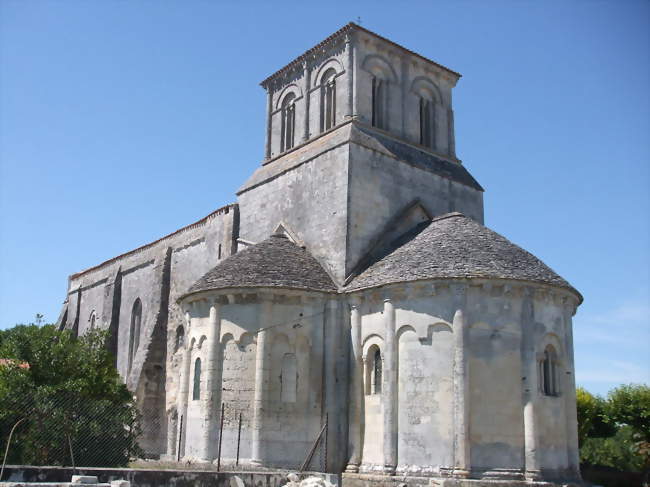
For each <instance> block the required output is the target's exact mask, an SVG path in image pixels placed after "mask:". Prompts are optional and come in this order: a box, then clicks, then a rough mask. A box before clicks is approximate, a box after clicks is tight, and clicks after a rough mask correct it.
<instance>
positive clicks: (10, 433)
mask: <svg viewBox="0 0 650 487" xmlns="http://www.w3.org/2000/svg"><path fill="white" fill-rule="evenodd" d="M26 419H27V418H22V419H19V420H18V422H17V423H16V424H15V425H14V426H13V428H11V431H10V432H9V439H8V440H7V448H5V457H4V459H3V460H2V469H0V480H2V474H3V473H4V471H5V463H7V455H8V454H9V445H10V444H11V437H12V436H13V434H14V430H15V429H16V426H18V425H19V424H20V423H22V422H23V421H25V420H26Z"/></svg>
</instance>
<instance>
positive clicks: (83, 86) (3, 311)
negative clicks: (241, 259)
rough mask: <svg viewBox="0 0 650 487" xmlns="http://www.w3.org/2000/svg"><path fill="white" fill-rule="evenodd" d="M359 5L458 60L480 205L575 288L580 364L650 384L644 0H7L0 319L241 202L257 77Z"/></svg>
mask: <svg viewBox="0 0 650 487" xmlns="http://www.w3.org/2000/svg"><path fill="white" fill-rule="evenodd" d="M358 16H360V17H361V20H362V25H363V26H365V27H367V28H369V29H371V30H373V31H376V32H377V33H379V34H381V35H383V36H386V37H388V38H390V39H393V40H394V41H396V42H398V43H400V44H403V45H404V46H406V47H408V48H410V49H412V50H414V51H417V52H419V53H421V54H423V55H424V56H427V57H430V58H432V59H434V60H437V61H438V62H440V63H442V64H444V65H447V66H449V67H450V68H452V69H454V70H456V71H459V72H460V73H462V74H463V75H464V77H463V78H462V79H461V80H460V82H459V84H458V86H457V88H456V91H455V115H456V134H457V135H456V140H457V150H458V154H459V157H461V159H463V161H464V163H465V165H466V167H468V168H469V170H470V171H471V172H472V173H473V174H474V175H475V176H476V178H477V179H478V180H479V181H480V182H481V184H482V185H483V186H484V187H485V188H486V194H485V211H486V224H487V225H488V226H490V227H491V228H493V229H494V230H496V231H498V232H500V233H502V234H503V235H505V236H506V237H508V238H510V239H511V240H512V241H514V242H515V243H517V244H519V245H521V246H522V247H524V248H526V249H527V250H529V251H531V252H533V253H534V254H536V255H537V256H539V257H540V258H541V259H542V260H544V261H545V262H546V263H548V264H549V265H550V266H551V267H553V268H554V269H555V270H556V271H558V272H559V273H560V274H561V275H562V276H564V277H565V278H567V279H568V280H569V281H570V282H571V283H572V284H573V285H574V286H575V287H577V288H578V289H579V290H580V291H581V292H582V293H583V294H584V297H585V302H584V304H583V305H582V306H581V307H580V309H579V311H578V314H577V316H576V318H575V322H574V323H575V347H576V365H577V379H578V382H579V384H582V385H584V386H586V387H587V388H589V389H590V390H592V391H594V392H598V393H604V392H606V391H607V390H608V389H609V388H611V387H612V386H614V385H616V384H618V383H621V382H641V381H645V382H650V358H649V357H650V353H649V352H648V349H649V346H650V321H649V320H650V318H649V316H650V305H649V301H650V259H649V254H650V252H649V248H650V223H649V222H650V217H649V214H650V213H649V210H650V200H649V196H648V194H649V192H648V187H649V185H650V174H649V170H648V166H649V160H650V143H649V134H650V101H649V94H648V93H649V89H650V62H649V57H650V55H649V46H650V35H649V26H650V2H647V1H632V0H627V1H623V2H621V1H610V2H602V1H573V2H570V1H562V2H524V1H517V2H515V1H512V2H497V1H491V2H478V1H476V2H466V1H455V2H439V1H435V2H434V1H430V2H416V1H409V2H397V1H395V2H381V1H372V2H327V3H322V2H295V3H282V2H279V1H274V2H259V3H255V2H229V3H220V2H216V1H180V0H179V1H159V0H156V1H129V2H127V1H93V2H88V1H25V0H20V1H11V0H3V1H1V2H0V328H4V327H9V326H12V325H13V324H15V323H18V322H29V321H32V320H33V317H34V315H35V313H38V312H40V313H43V314H44V315H45V319H46V321H54V320H56V318H57V316H58V313H59V311H60V307H61V303H62V301H63V299H64V295H65V291H66V279H67V276H68V275H69V274H71V273H72V272H75V271H79V270H81V269H84V268H86V267H89V266H92V265H94V264H97V263H99V262H101V261H103V260H105V259H108V258H110V257H112V256H115V255H117V254H120V253H122V252H124V251H127V250H130V249H132V248H134V247H137V246H139V245H142V244H144V243H147V242H149V241H151V240H154V239H156V238H158V237H160V236H162V235H165V234H167V233H169V232H171V231H173V230H175V229H176V228H178V227H180V226H183V225H186V224H189V223H191V222H193V221H195V220H197V219H199V218H200V217H202V216H204V215H206V214H208V213H210V212H211V211H212V210H214V209H216V208H218V207H220V206H222V205H224V204H227V203H230V202H233V201H235V194H234V193H235V191H236V189H237V188H238V187H239V185H240V184H241V183H243V181H244V180H245V178H246V177H247V176H248V175H249V174H250V173H251V172H252V171H253V169H254V168H255V167H256V166H257V165H258V164H259V163H260V161H261V157H262V154H263V144H264V112H265V98H264V93H263V90H262V89H261V88H260V87H259V86H258V83H259V81H261V80H262V79H264V78H265V77H266V76H268V75H269V74H271V73H272V72H274V71H275V70H277V69H278V68H280V67H281V66H283V65H284V64H286V63H287V62H288V61H290V60H291V59H293V58H294V57H295V56H297V55H299V54H301V53H302V52H303V51H304V50H306V49H308V48H309V47H311V46H312V45H314V44H315V43H317V42H318V41H320V40H322V39H323V38H325V37H326V36H328V35H329V34H330V33H332V32H333V31H335V30H337V29H338V28H340V27H341V26H342V25H344V24H345V23H347V22H349V21H351V20H356V18H357V17H358Z"/></svg>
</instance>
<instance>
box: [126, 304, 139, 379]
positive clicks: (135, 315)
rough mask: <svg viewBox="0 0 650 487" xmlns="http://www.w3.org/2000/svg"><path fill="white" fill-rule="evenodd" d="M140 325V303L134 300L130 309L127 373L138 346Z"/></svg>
mask: <svg viewBox="0 0 650 487" xmlns="http://www.w3.org/2000/svg"><path fill="white" fill-rule="evenodd" d="M141 324H142V302H141V301H140V298H136V300H135V301H134V303H133V308H132V309H131V327H130V330H129V371H131V366H132V365H133V360H134V359H135V354H136V352H137V351H138V347H139V346H140V325H141Z"/></svg>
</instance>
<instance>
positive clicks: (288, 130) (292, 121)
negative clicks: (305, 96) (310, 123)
mask: <svg viewBox="0 0 650 487" xmlns="http://www.w3.org/2000/svg"><path fill="white" fill-rule="evenodd" d="M295 99H296V95H294V94H293V93H289V94H288V95H286V96H285V97H284V100H282V133H281V139H280V151H281V152H284V151H286V150H289V149H291V148H292V147H293V140H294V135H295V129H296V109H295V105H294V102H295Z"/></svg>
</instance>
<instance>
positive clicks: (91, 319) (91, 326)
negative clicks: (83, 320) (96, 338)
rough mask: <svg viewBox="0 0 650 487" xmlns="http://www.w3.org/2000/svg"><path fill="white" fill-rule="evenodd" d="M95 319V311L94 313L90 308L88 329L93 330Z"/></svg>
mask: <svg viewBox="0 0 650 487" xmlns="http://www.w3.org/2000/svg"><path fill="white" fill-rule="evenodd" d="M96 321H97V313H95V310H92V311H91V312H90V316H88V330H89V331H93V330H94V329H95V325H96Z"/></svg>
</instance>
